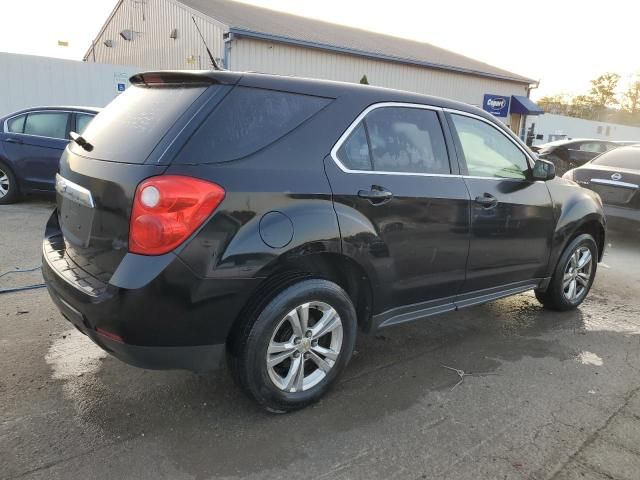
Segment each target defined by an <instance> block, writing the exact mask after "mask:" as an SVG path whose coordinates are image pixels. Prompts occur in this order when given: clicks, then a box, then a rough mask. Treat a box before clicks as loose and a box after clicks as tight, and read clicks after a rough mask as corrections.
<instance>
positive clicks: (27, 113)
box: [0, 107, 99, 204]
mask: <svg viewBox="0 0 640 480" xmlns="http://www.w3.org/2000/svg"><path fill="white" fill-rule="evenodd" d="M98 111H99V109H97V108H91V107H34V108H29V109H26V110H20V111H19V112H14V113H12V114H10V115H7V116H5V117H3V118H0V204H3V203H12V202H15V201H16V200H18V199H19V198H20V195H21V194H26V193H35V192H52V193H53V192H55V176H56V172H57V171H58V163H59V162H60V156H61V155H62V152H63V151H64V148H65V147H66V146H67V143H68V142H69V132H72V131H76V132H79V133H81V132H82V131H83V130H84V129H85V128H86V126H87V124H88V123H89V122H90V121H91V119H93V117H94V116H95V115H96V114H97V113H98Z"/></svg>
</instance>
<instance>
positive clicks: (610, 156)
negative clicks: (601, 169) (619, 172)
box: [591, 147, 640, 170]
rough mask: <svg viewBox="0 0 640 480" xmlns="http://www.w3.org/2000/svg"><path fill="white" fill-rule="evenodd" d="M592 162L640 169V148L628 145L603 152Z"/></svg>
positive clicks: (614, 166)
mask: <svg viewBox="0 0 640 480" xmlns="http://www.w3.org/2000/svg"><path fill="white" fill-rule="evenodd" d="M591 163H593V164H595V165H602V166H607V167H613V168H630V169H634V170H640V148H639V147H628V148H618V149H615V150H611V151H609V152H607V153H603V154H602V155H600V156H599V157H598V158H596V159H595V160H593V162H591Z"/></svg>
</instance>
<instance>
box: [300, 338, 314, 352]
mask: <svg viewBox="0 0 640 480" xmlns="http://www.w3.org/2000/svg"><path fill="white" fill-rule="evenodd" d="M298 349H299V350H300V351H301V352H308V351H309V350H311V339H310V338H306V337H305V338H303V339H301V340H300V346H299V347H298Z"/></svg>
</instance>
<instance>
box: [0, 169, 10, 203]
mask: <svg viewBox="0 0 640 480" xmlns="http://www.w3.org/2000/svg"><path fill="white" fill-rule="evenodd" d="M9 188H10V183H9V175H7V172H5V171H4V170H2V169H1V168H0V198H2V197H4V196H5V195H7V194H8V193H9Z"/></svg>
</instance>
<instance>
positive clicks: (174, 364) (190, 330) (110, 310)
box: [42, 212, 260, 371]
mask: <svg viewBox="0 0 640 480" xmlns="http://www.w3.org/2000/svg"><path fill="white" fill-rule="evenodd" d="M54 215H55V212H54ZM51 223H55V222H50V225H48V228H47V236H46V237H45V239H44V241H43V261H42V273H43V276H44V279H45V283H46V285H47V289H48V291H49V294H50V295H51V298H52V299H53V301H54V303H55V304H56V306H57V307H58V308H59V310H60V311H61V313H62V314H63V315H64V317H65V318H66V319H67V320H68V321H69V322H71V323H72V324H73V325H74V326H75V327H76V328H78V329H79V330H80V331H81V332H82V333H84V334H86V335H87V336H88V337H89V338H90V339H91V340H93V341H94V342H95V343H96V344H97V345H99V346H100V347H101V348H103V349H104V350H106V351H107V352H109V353H111V354H112V355H113V356H115V357H117V358H119V359H120V360H122V361H124V362H126V363H129V364H132V365H135V366H138V367H143V368H150V369H187V370H194V371H206V370H213V369H216V368H218V367H219V366H220V365H221V362H222V360H223V358H224V350H225V342H226V339H227V336H228V334H229V332H230V330H231V328H232V326H233V323H234V322H235V319H236V318H237V317H238V315H239V313H240V311H241V310H242V308H243V306H244V304H245V303H246V301H247V299H248V297H249V295H251V293H252V292H253V289H254V288H255V286H256V285H257V284H258V282H259V281H260V280H259V279H242V280H238V279H225V280H221V279H202V278H200V277H198V276H197V275H195V274H194V273H193V272H192V271H191V270H190V269H189V268H188V267H187V266H186V265H185V264H184V263H183V262H182V261H181V260H180V259H179V258H178V257H176V256H172V258H171V259H169V261H164V262H163V263H164V266H163V268H162V269H159V268H158V265H157V258H156V257H142V258H140V256H130V255H131V254H128V255H127V256H125V258H124V259H123V260H122V263H121V267H123V268H122V269H121V268H119V269H118V270H119V271H120V272H121V273H120V274H118V275H115V274H114V275H113V277H112V279H114V278H115V277H116V276H117V277H118V278H117V280H118V282H116V283H118V284H117V285H114V284H113V283H111V281H110V282H108V283H102V282H101V281H100V280H98V279H96V278H93V277H91V276H90V275H88V274H87V272H86V271H84V270H83V269H81V268H80V267H79V266H78V265H76V264H74V263H73V260H71V259H68V258H67V257H66V256H65V252H64V241H61V238H60V233H59V231H56V229H55V228H49V227H51ZM53 226H54V227H55V225H53ZM61 260H64V261H61ZM129 264H131V265H129ZM129 271H130V272H131V273H130V274H129V273H127V272H129ZM122 272H124V273H122ZM145 276H147V277H148V278H146V279H144V277H145ZM141 279H143V280H144V281H142V280H141ZM128 280H130V281H129V285H130V288H123V285H124V284H126V283H127V281H128Z"/></svg>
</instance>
